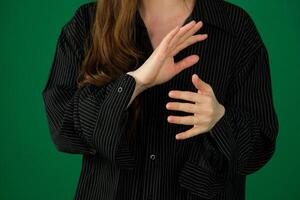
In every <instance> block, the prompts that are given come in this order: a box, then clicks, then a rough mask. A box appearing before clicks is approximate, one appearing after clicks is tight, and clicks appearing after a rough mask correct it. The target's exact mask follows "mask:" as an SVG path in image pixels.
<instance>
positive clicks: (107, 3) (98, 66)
mask: <svg viewBox="0 0 300 200" xmlns="http://www.w3.org/2000/svg"><path fill="white" fill-rule="evenodd" d="M139 2H140V0H97V2H96V11H95V18H94V19H93V20H94V21H93V24H92V26H91V39H92V41H91V45H90V47H89V48H86V47H85V57H84V60H83V62H82V65H81V67H80V74H79V77H78V80H77V82H78V85H79V87H83V86H85V85H88V84H92V85H96V86H98V87H102V86H104V85H105V84H107V83H109V82H111V81H113V80H115V79H117V78H118V77H119V76H120V75H121V74H123V73H126V72H128V71H132V70H134V69H136V68H137V67H139V66H137V63H138V60H139V59H140V58H144V54H143V53H142V52H140V51H139V50H138V49H137V48H136V46H135V44H134V42H133V37H135V35H134V34H135V25H134V23H135V14H136V11H137V9H138V6H139ZM138 99H139V98H138V97H136V98H135V99H134V101H133V102H132V105H131V106H130V107H129V114H130V116H129V119H132V120H131V121H129V122H130V123H129V124H130V127H129V128H128V129H127V136H128V140H129V141H132V139H134V138H133V136H134V133H135V131H136V128H137V125H138V120H139V118H140V116H139V114H140V105H139V100H138Z"/></svg>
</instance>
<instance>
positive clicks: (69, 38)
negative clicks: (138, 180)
mask: <svg viewBox="0 0 300 200" xmlns="http://www.w3.org/2000/svg"><path fill="white" fill-rule="evenodd" d="M81 9H82V8H81ZM80 12H81V11H80V9H79V10H78V11H77V12H76V14H75V17H73V19H72V20H71V21H70V22H69V23H67V24H66V25H65V26H64V27H63V29H62V31H61V33H60V35H59V38H58V42H57V46H56V52H55V56H54V60H53V63H52V68H51V70H50V74H49V77H48V81H47V83H46V85H45V87H44V89H43V91H42V96H43V100H44V105H45V110H46V114H47V119H48V125H49V131H50V134H51V138H52V140H53V142H54V144H55V146H56V148H57V149H58V150H59V151H62V152H66V153H76V154H93V155H94V154H99V155H100V156H102V157H104V158H106V159H109V160H111V161H112V162H117V163H118V164H120V163H123V164H124V166H123V167H125V166H126V167H130V163H132V164H133V162H134V160H135V158H134V155H133V154H132V152H131V150H130V148H129V146H128V143H127V141H126V137H124V135H125V131H126V125H127V123H128V115H129V113H128V112H129V111H128V109H127V106H128V103H129V101H130V99H131V96H132V94H133V92H134V89H135V84H136V82H135V79H134V77H132V76H130V75H129V74H126V73H124V74H121V75H120V76H119V78H118V79H116V80H114V81H111V82H110V83H108V84H106V85H105V86H103V87H96V86H94V85H88V86H85V87H83V88H80V89H79V88H78V87H77V84H76V79H77V76H78V74H79V65H80V63H81V62H82V54H81V53H80V50H81V48H80V44H79V43H78V42H77V41H80V39H79V38H83V37H82V36H80V33H82V31H79V28H81V26H80V25H81V24H82V23H81V22H80V20H81V18H80V16H79V15H80ZM77 29H78V30H77Z"/></svg>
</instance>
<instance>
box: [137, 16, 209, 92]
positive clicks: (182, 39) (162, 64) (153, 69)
mask: <svg viewBox="0 0 300 200" xmlns="http://www.w3.org/2000/svg"><path fill="white" fill-rule="evenodd" d="M202 25H203V24H202V22H201V21H200V22H198V23H195V21H191V22H190V23H188V24H186V25H185V26H183V27H181V28H179V27H178V26H177V27H175V28H174V29H173V30H172V31H170V32H169V33H168V34H167V35H166V36H165V37H164V38H163V40H162V41H161V43H160V44H159V45H158V47H157V48H156V49H155V50H154V52H153V53H152V54H151V56H150V57H149V58H148V59H147V60H146V62H145V63H144V64H143V65H142V66H141V67H140V68H138V69H137V70H135V72H134V73H135V75H136V77H137V78H138V79H139V81H140V82H141V83H142V84H143V85H145V86H146V87H148V88H149V87H153V86H154V85H158V84H162V83H164V82H167V81H169V80H170V79H172V78H173V77H174V76H175V75H176V74H178V73H179V72H181V71H182V70H184V69H186V68H188V67H190V66H192V65H194V64H195V63H196V62H198V60H199V56H198V55H190V56H187V57H185V58H184V59H182V60H180V61H179V62H177V63H175V62H174V56H175V55H176V54H177V53H178V52H179V51H181V50H182V49H184V48H186V47H187V46H189V45H191V44H194V43H196V42H197V41H203V40H205V39H206V38H207V34H198V35H194V33H195V32H197V31H198V30H199V29H200V28H201V27H202Z"/></svg>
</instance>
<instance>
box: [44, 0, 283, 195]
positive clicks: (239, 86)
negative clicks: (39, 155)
mask: <svg viewBox="0 0 300 200" xmlns="http://www.w3.org/2000/svg"><path fill="white" fill-rule="evenodd" d="M185 3H186V4H185ZM185 5H186V6H185ZM164 11H167V12H164ZM156 17H157V18H156ZM43 97H44V102H45V108H46V111H47V117H48V122H49V130H50V133H51V136H52V139H53V141H54V143H55V145H56V147H57V149H58V150H60V151H62V152H67V153H76V154H82V155H83V160H82V171H81V174H80V179H79V182H78V186H77V190H76V194H75V197H74V198H75V199H85V200H86V199H101V200H110V199H121V200H127V199H128V200H135V199H138V200H141V199H143V200H146V199H156V200H183V199H188V200H191V199H194V200H195V199H218V200H221V199H222V200H233V199H238V200H241V199H245V180H246V175H248V174H251V173H253V172H255V171H257V170H259V169H260V168H261V167H263V166H264V165H265V164H266V163H267V162H268V161H269V160H270V158H271V157H272V155H273V153H274V150H275V142H276V137H277V134H278V127H279V126H278V120H277V115H276V112H275V109H274V105H273V99H272V89H271V77H270V68H269V61H268V53H267V50H266V47H265V45H264V43H263V41H262V40H261V37H260V35H259V33H258V31H257V29H256V26H255V24H254V22H253V20H252V19H251V17H250V16H249V15H248V14H247V12H246V11H244V10H243V9H242V8H240V7H238V6H235V5H233V4H231V3H228V2H225V1H222V0H196V1H192V0H188V1H182V0H164V1H162V0H159V1H158V0H154V1H148V0H114V1H111V0H101V1H97V2H92V3H87V4H83V5H82V6H80V8H79V9H78V10H77V11H76V13H75V15H74V17H73V18H72V19H71V20H70V21H69V22H68V23H66V24H65V26H64V27H63V28H62V31H61V33H60V36H59V39H58V43H57V49H56V53H55V57H54V61H53V64H52V69H51V73H50V75H49V79H48V82H47V84H46V86H45V88H44V90H43Z"/></svg>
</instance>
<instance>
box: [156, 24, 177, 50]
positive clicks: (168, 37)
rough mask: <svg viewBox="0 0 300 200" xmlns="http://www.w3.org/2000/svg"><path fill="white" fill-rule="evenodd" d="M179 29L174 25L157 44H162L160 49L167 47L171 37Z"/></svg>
mask: <svg viewBox="0 0 300 200" xmlns="http://www.w3.org/2000/svg"><path fill="white" fill-rule="evenodd" d="M179 30H180V28H179V26H176V27H175V28H174V29H173V30H171V31H170V32H169V33H168V34H167V35H166V36H165V37H164V38H163V40H162V41H161V44H160V45H159V46H162V47H161V48H162V50H163V51H166V50H167V48H168V44H169V43H170V41H171V40H172V38H173V37H174V36H175V35H176V33H177V32H178V31H179Z"/></svg>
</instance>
